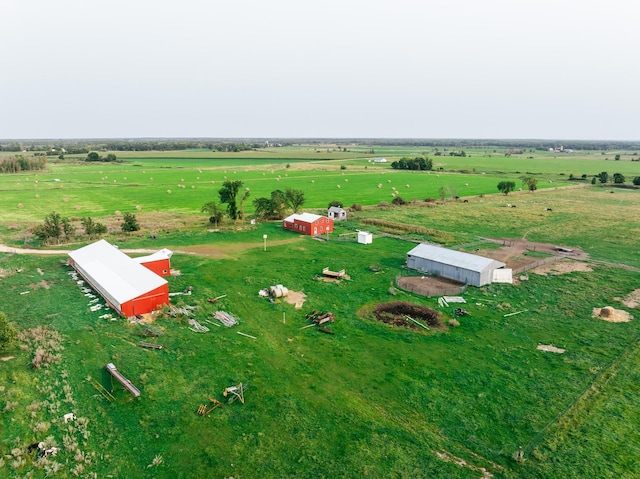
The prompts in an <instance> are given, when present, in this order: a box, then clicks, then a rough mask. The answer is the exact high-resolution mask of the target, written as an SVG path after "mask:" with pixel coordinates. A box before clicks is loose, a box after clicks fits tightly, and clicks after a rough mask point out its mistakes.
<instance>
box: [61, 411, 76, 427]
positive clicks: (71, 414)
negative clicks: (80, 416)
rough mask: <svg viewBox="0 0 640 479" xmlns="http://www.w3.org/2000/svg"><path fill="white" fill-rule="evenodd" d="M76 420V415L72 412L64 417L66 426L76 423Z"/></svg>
mask: <svg viewBox="0 0 640 479" xmlns="http://www.w3.org/2000/svg"><path fill="white" fill-rule="evenodd" d="M75 420H76V415H75V414H73V413H72V412H70V413H67V414H65V415H64V422H65V424H66V423H68V422H69V421H75Z"/></svg>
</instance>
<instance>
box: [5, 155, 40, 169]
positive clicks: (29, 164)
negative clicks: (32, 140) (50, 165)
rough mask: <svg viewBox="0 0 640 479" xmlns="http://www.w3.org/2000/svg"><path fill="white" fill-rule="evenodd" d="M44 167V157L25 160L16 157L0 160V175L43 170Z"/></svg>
mask: <svg viewBox="0 0 640 479" xmlns="http://www.w3.org/2000/svg"><path fill="white" fill-rule="evenodd" d="M46 167H47V157H46V156H38V157H34V158H25V157H23V156H22V155H17V156H11V157H9V158H4V159H2V160H0V173H19V172H21V171H34V170H44V169H45V168H46Z"/></svg>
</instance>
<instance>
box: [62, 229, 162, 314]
mask: <svg viewBox="0 0 640 479" xmlns="http://www.w3.org/2000/svg"><path fill="white" fill-rule="evenodd" d="M69 264H70V265H71V266H72V267H73V269H75V270H76V271H77V272H78V273H79V274H80V276H82V277H83V278H84V280H85V281H86V282H87V283H88V284H89V285H90V286H91V287H92V288H93V289H94V290H95V291H97V292H98V293H99V294H100V295H101V296H102V297H103V298H104V300H105V301H106V302H107V304H108V305H109V306H110V307H112V308H113V309H115V310H116V311H117V312H118V313H119V314H121V315H123V316H135V315H137V314H146V313H150V312H151V311H154V310H155V309H157V308H158V307H159V306H162V305H165V304H169V283H167V280H165V279H164V278H162V277H160V276H159V275H157V274H156V273H154V272H153V271H151V270H150V269H148V268H146V267H144V266H143V265H141V264H140V263H139V262H137V261H135V260H134V259H132V258H130V257H129V256H127V255H126V254H124V253H123V252H122V251H120V250H119V249H118V248H116V247H115V246H113V245H111V244H109V243H108V242H106V241H105V240H100V241H97V242H95V243H92V244H90V245H87V246H85V247H83V248H80V249H78V250H75V251H72V252H70V253H69Z"/></svg>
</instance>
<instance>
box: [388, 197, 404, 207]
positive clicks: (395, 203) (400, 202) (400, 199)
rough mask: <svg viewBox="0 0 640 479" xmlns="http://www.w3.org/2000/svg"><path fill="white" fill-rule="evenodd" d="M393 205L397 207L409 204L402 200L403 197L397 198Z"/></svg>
mask: <svg viewBox="0 0 640 479" xmlns="http://www.w3.org/2000/svg"><path fill="white" fill-rule="evenodd" d="M391 203H393V204H394V205H395V206H402V205H406V204H407V202H406V201H405V200H403V199H402V196H396V197H395V198H394V199H393V200H392V201H391Z"/></svg>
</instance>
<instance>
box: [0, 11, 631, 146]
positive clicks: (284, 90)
mask: <svg viewBox="0 0 640 479" xmlns="http://www.w3.org/2000/svg"><path fill="white" fill-rule="evenodd" d="M639 18H640V3H638V2H637V0H609V1H600V0H594V1H591V0H581V1H578V0H535V1H533V0H438V1H431V0H393V1H391V0H389V1H382V0H340V1H337V0H322V1H304V0H271V1H264V0H228V1H225V2H220V1H218V0H208V1H206V0H181V1H177V0H173V1H165V0H153V1H152V0H109V1H102V0H92V1H87V0H82V1H81V0H55V1H52V0H0V22H1V23H0V25H1V26H0V52H1V55H0V65H1V67H0V138H116V137H245V138H246V137H260V138H272V137H280V138H282V137H324V138H326V137H339V138H353V137H359V138H381V137H385V138H544V139H618V140H638V139H640V128H639V127H638V126H639V125H640V121H639V120H638V115H639V114H640V87H639V85H640V56H639V50H640V27H639V25H638V19H639Z"/></svg>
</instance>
